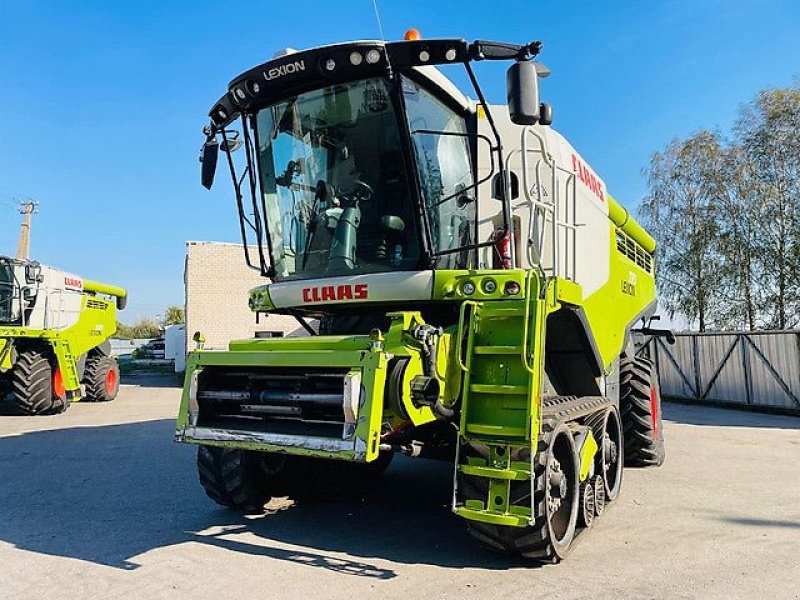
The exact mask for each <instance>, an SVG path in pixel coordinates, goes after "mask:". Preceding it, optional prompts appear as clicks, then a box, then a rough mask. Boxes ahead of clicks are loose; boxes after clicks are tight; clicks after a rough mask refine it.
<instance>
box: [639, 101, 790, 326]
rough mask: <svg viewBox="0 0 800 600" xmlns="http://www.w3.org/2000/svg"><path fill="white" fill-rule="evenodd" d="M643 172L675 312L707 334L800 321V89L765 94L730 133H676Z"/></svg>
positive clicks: (646, 205)
mask: <svg viewBox="0 0 800 600" xmlns="http://www.w3.org/2000/svg"><path fill="white" fill-rule="evenodd" d="M645 174H646V176H647V179H648V184H649V186H650V192H649V194H648V195H647V196H646V197H645V198H644V200H643V201H642V204H641V207H640V215H641V217H642V221H643V223H644V224H645V226H646V227H648V229H649V230H650V231H651V232H652V233H653V234H654V235H655V237H656V239H657V240H658V242H659V249H658V256H657V273H656V275H657V278H658V283H659V290H660V294H661V300H662V304H663V305H664V306H665V307H666V309H667V311H668V312H669V313H670V314H671V315H673V316H674V315H676V314H681V315H683V316H685V317H686V318H688V319H689V321H690V322H692V323H694V324H696V325H697V326H698V327H699V329H700V330H701V331H703V330H705V329H707V328H714V329H745V328H746V329H756V328H760V327H763V328H778V329H785V328H789V327H796V326H798V325H800V86H794V87H791V88H787V89H773V90H764V91H762V92H760V93H759V94H758V96H757V97H756V98H755V99H754V100H753V101H751V102H750V103H748V104H746V105H744V106H743V107H742V108H741V109H740V113H739V118H738V119H737V121H736V124H735V126H734V128H733V131H732V132H731V135H730V137H729V138H725V137H723V135H722V134H721V133H717V132H710V131H699V132H697V133H694V134H693V135H691V136H689V137H688V138H686V139H676V140H674V141H673V142H671V143H670V144H669V145H668V146H667V147H666V148H665V149H664V150H662V151H661V152H656V153H655V154H653V156H652V158H651V160H650V164H649V165H648V167H647V168H646V169H645Z"/></svg>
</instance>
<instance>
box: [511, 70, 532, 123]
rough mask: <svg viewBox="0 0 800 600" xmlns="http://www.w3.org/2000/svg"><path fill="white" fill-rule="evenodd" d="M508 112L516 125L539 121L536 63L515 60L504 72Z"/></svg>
mask: <svg viewBox="0 0 800 600" xmlns="http://www.w3.org/2000/svg"><path fill="white" fill-rule="evenodd" d="M506 92H507V94H508V113H509V115H510V116H511V121H512V122H514V123H516V124H517V125H535V124H536V123H537V122H538V121H539V109H540V106H539V77H538V75H537V73H536V63H534V62H531V61H529V60H525V61H522V62H515V63H514V64H513V65H511V66H510V67H509V68H508V73H507V74H506Z"/></svg>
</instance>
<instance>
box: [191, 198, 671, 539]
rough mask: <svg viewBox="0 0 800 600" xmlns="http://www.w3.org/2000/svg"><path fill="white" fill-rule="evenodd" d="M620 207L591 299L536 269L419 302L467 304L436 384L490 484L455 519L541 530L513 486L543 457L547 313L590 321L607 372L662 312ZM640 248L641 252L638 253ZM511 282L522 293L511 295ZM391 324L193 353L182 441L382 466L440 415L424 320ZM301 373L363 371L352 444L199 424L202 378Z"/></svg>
mask: <svg viewBox="0 0 800 600" xmlns="http://www.w3.org/2000/svg"><path fill="white" fill-rule="evenodd" d="M612 202H613V201H611V202H610V205H611V214H610V216H609V228H608V231H609V237H608V244H609V250H610V263H609V266H608V273H609V277H608V280H607V281H606V282H605V283H604V284H603V285H601V286H600V287H599V288H598V289H596V290H595V291H594V292H592V293H591V294H589V295H588V296H585V294H584V290H583V288H582V287H581V285H579V284H578V283H575V282H573V281H570V280H567V279H563V278H559V277H544V276H543V275H541V274H539V273H537V272H536V271H526V270H521V269H512V270H481V271H476V270H469V271H467V270H458V271H456V270H451V271H435V272H433V283H432V288H431V291H430V297H426V298H422V299H420V304H421V305H422V304H424V303H425V302H437V303H446V302H452V303H454V304H456V306H457V307H458V315H459V316H458V319H457V321H456V322H454V323H453V324H452V325H450V326H448V327H445V328H444V330H443V333H442V335H441V337H440V342H439V345H438V346H437V354H436V373H435V378H436V379H437V381H438V382H439V384H440V388H441V391H440V398H439V399H440V400H441V402H442V404H443V405H444V406H452V407H454V408H455V409H457V411H458V412H457V421H456V422H457V424H458V442H457V448H456V451H457V457H458V458H457V462H456V465H455V468H456V469H457V471H458V472H460V473H462V474H464V475H468V476H471V477H477V478H485V479H486V480H487V485H486V489H487V495H486V498H483V499H474V498H473V499H470V500H466V501H464V502H463V503H459V502H458V501H457V500H456V501H454V505H453V510H454V512H456V513H457V514H459V515H460V516H462V517H464V518H466V519H470V520H476V521H482V522H485V523H492V524H497V525H507V526H515V527H519V526H527V525H531V524H532V523H533V522H534V520H535V518H536V517H537V515H534V514H533V511H532V509H531V508H528V507H524V506H518V505H514V504H512V502H511V490H512V485H513V484H514V482H519V481H528V480H530V479H531V476H532V468H531V463H530V462H529V461H524V460H519V459H518V457H519V456H520V455H524V454H525V453H527V455H528V456H532V455H533V452H534V451H533V449H535V448H537V444H538V441H539V435H540V428H541V423H540V413H541V407H542V390H543V382H544V364H545V341H546V339H547V336H548V329H547V323H548V316H549V315H551V314H552V313H554V312H556V311H559V310H561V309H563V308H568V309H571V310H574V311H575V312H576V313H577V314H579V315H580V318H581V322H582V323H583V325H584V327H585V331H586V335H587V338H588V339H589V342H590V344H591V346H592V347H593V348H594V350H595V354H594V355H593V356H592V357H591V360H595V358H596V359H597V360H598V361H599V362H600V363H601V364H598V365H597V367H598V370H599V372H601V373H605V374H609V373H610V368H611V366H612V365H613V364H614V361H615V360H616V359H617V358H618V357H619V355H620V353H621V352H622V351H623V349H624V347H625V345H626V344H627V342H628V335H629V331H630V327H631V325H632V324H633V322H634V321H635V320H636V319H637V318H638V317H640V316H642V315H645V314H647V313H648V311H650V310H652V309H653V308H654V306H655V282H654V278H653V263H652V255H651V254H650V252H651V250H650V248H652V243H651V240H652V238H650V237H649V236H648V235H647V234H646V232H644V230H642V229H641V227H640V226H639V225H638V224H637V223H636V222H635V221H633V220H632V219H630V218H629V217H628V215H627V212H626V211H624V209H622V208H621V207H619V205H617V204H616V203H613V204H612ZM626 244H627V246H626ZM631 244H633V245H631ZM631 247H632V248H634V250H635V252H634V254H630V248H631ZM626 248H627V249H628V251H627V252H626ZM636 252H638V254H636ZM645 259H646V261H645ZM487 282H490V285H487ZM512 284H513V285H512ZM507 285H512V287H514V286H516V287H517V288H518V292H517V293H514V294H511V293H508V292H507V291H506V286H507ZM269 287H270V286H269V285H265V286H260V287H258V288H255V289H253V290H252V291H251V294H250V306H251V308H252V309H253V310H256V311H269V310H271V309H273V308H274V306H273V304H272V301H271V299H270V294H269ZM470 288H472V290H470ZM414 308H417V307H416V306H415V307H414ZM387 316H389V317H390V318H391V325H390V326H389V328H388V330H387V331H375V332H373V334H371V335H369V336H367V335H361V336H313V337H307V338H283V339H263V340H241V341H234V342H231V344H230V347H229V351H228V352H204V351H199V352H196V353H193V354H192V355H190V358H189V360H188V363H187V372H186V385H185V389H184V395H183V401H182V404H181V410H180V414H179V417H178V421H177V432H176V439H177V440H178V441H183V442H188V443H195V444H209V445H219V446H226V447H232V448H241V449H247V450H262V451H269V452H284V453H291V454H303V455H310V456H316V457H321V458H337V459H344V460H355V461H367V462H368V461H371V460H374V459H375V458H376V457H377V450H376V445H375V444H376V443H378V441H379V440H380V439H381V436H382V435H383V434H386V433H387V432H388V431H392V430H393V428H395V427H397V426H399V425H401V424H402V423H404V422H405V421H406V420H407V421H409V422H410V423H411V424H413V425H423V424H426V423H429V422H431V421H433V420H435V419H437V418H439V417H437V415H436V414H435V412H434V411H433V410H432V409H431V407H430V406H428V405H419V404H415V401H414V398H413V397H412V394H411V382H412V381H413V380H414V379H415V378H417V377H421V376H422V375H423V374H424V373H425V364H424V360H425V358H424V352H423V347H422V345H421V344H420V342H419V341H418V340H417V339H416V338H415V337H414V335H412V332H413V331H414V329H415V328H416V327H418V326H419V325H421V324H423V323H424V321H423V317H422V314H421V312H417V311H411V310H410V311H402V312H392V313H387ZM552 335H556V334H555V333H553V334H552ZM398 359H407V360H408V366H407V368H406V370H405V372H404V375H403V379H402V381H401V387H402V392H401V394H400V396H401V397H400V400H399V401H400V402H401V404H402V407H400V408H399V409H398V408H397V407H395V406H392V405H391V403H390V402H389V400H388V394H387V391H386V385H387V381H388V377H389V371H390V365H391V364H392V361H394V360H398ZM296 366H303V367H309V368H313V367H319V368H324V367H342V368H346V369H348V372H349V373H360V374H361V380H360V381H361V386H362V392H361V393H362V399H361V402H360V404H359V410H358V421H357V426H356V429H355V434H354V436H353V437H352V439H349V440H335V441H330V440H328V441H326V440H320V439H316V438H313V436H309V437H306V438H300V439H297V438H291V439H288V438H287V439H280V438H277V439H276V438H269V439H267V438H265V436H263V435H258V434H257V433H253V435H248V434H247V433H246V432H245V433H242V432H240V434H239V435H230V432H225V431H207V430H203V428H202V427H198V426H197V425H196V423H195V422H193V420H192V416H191V410H190V409H191V406H192V398H191V390H192V389H193V387H194V389H195V390H196V388H197V385H196V381H197V376H196V375H195V373H196V372H197V371H198V369H203V368H204V367H230V368H238V367H265V368H267V367H268V368H273V367H296ZM193 381H194V382H195V383H194V384H193ZM598 385H600V384H599V383H598ZM398 410H399V411H400V412H398ZM400 413H402V414H400ZM576 431H578V430H576ZM583 432H584V433H585V435H583V434H582V442H581V443H580V445H579V447H578V452H579V459H580V479H581V481H585V480H586V479H587V478H588V477H589V475H590V473H591V470H592V464H593V462H594V459H595V455H596V453H597V449H598V446H597V441H596V440H595V439H594V437H593V436H592V433H591V431H586V430H585V428H584V429H583ZM334 442H335V443H334ZM326 444H328V445H326ZM475 448H482V449H483V450H482V452H481V454H480V455H479V456H475V452H474V449H475ZM457 497H458V495H457V493H456V494H455V495H454V498H457Z"/></svg>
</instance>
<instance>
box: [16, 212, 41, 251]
mask: <svg viewBox="0 0 800 600" xmlns="http://www.w3.org/2000/svg"><path fill="white" fill-rule="evenodd" d="M19 204H20V209H19V212H20V214H21V215H23V217H24V218H23V219H22V227H20V230H19V242H18V243H17V260H27V259H28V253H29V252H30V246H31V216H32V215H33V213H34V212H36V206H37V205H38V204H39V203H38V202H34V201H33V200H23V201H21V202H20V203H19Z"/></svg>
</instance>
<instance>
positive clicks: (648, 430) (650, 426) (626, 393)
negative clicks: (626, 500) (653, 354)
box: [619, 356, 665, 467]
mask: <svg viewBox="0 0 800 600" xmlns="http://www.w3.org/2000/svg"><path fill="white" fill-rule="evenodd" d="M619 405H620V413H621V416H622V427H623V433H624V439H625V465H627V466H633V467H648V466H660V465H661V464H663V462H664V457H665V450H664V432H663V430H662V424H661V393H660V391H659V388H658V378H657V377H656V373H655V372H654V370H653V363H652V362H651V361H650V359H648V358H644V357H641V356H632V357H631V356H624V357H623V358H622V360H621V361H620V400H619Z"/></svg>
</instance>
